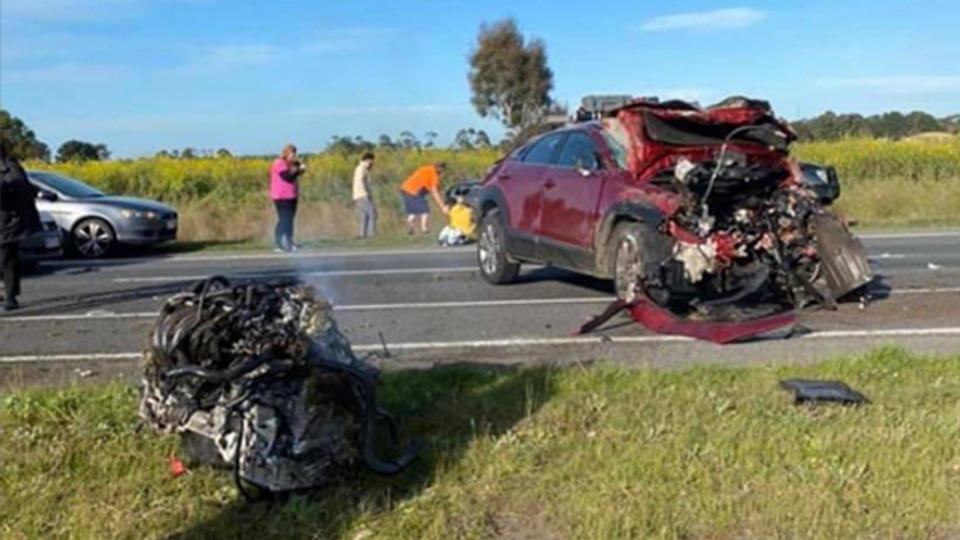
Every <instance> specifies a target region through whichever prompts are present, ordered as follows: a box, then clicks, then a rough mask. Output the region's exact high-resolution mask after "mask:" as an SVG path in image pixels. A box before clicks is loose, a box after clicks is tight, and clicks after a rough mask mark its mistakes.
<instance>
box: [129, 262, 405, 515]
mask: <svg viewBox="0 0 960 540" xmlns="http://www.w3.org/2000/svg"><path fill="white" fill-rule="evenodd" d="M377 376H378V372H377V370H376V369H375V368H374V367H373V366H371V365H370V364H368V363H367V362H365V361H363V360H361V359H359V358H357V357H356V356H355V355H354V353H353V351H352V350H351V348H350V343H349V342H348V340H347V339H346V337H345V336H344V335H343V334H342V333H341V332H340V330H339V329H338V328H337V325H336V322H335V321H334V319H333V317H332V315H331V307H330V305H329V304H328V303H327V302H326V301H325V300H324V299H323V298H321V297H318V296H317V295H316V293H315V292H314V290H313V289H312V288H311V287H309V286H306V285H303V284H302V283H299V282H296V281H286V282H274V283H252V284H246V285H232V284H230V283H229V282H228V281H227V280H225V279H223V278H219V277H213V278H210V279H209V280H207V281H205V282H203V283H201V284H198V285H197V286H196V287H195V288H194V289H193V290H192V291H189V292H185V293H182V294H179V295H176V296H174V297H172V298H170V299H169V300H168V301H167V303H166V305H165V306H164V307H163V309H162V310H161V313H160V316H159V318H158V319H157V322H156V327H155V328H154V331H153V333H152V336H151V343H150V346H149V348H148V350H147V352H146V365H145V372H144V378H143V395H142V400H141V403H140V414H141V416H142V417H143V419H144V420H145V421H146V423H147V424H148V425H150V426H151V427H153V428H155V429H158V430H162V431H165V432H174V433H179V434H181V436H182V439H183V446H182V448H183V450H184V452H185V453H186V455H187V457H188V458H189V459H190V460H192V461H194V462H200V463H204V464H209V465H214V466H224V467H232V468H233V469H234V474H235V480H236V482H237V485H238V487H239V488H240V490H241V492H242V493H244V495H247V496H250V490H249V488H250V486H253V487H255V488H258V489H259V490H265V491H266V492H285V491H294V490H304V489H310V488H316V487H320V486H324V485H327V484H329V483H331V482H332V481H334V480H336V479H338V478H340V477H343V476H344V475H349V474H352V473H353V472H354V471H355V470H356V469H357V468H358V467H357V466H358V465H360V464H363V465H365V466H366V467H367V468H368V469H370V470H372V471H374V472H376V473H381V474H393V473H396V472H399V471H400V470H402V469H403V468H404V467H406V466H407V465H408V464H409V463H410V462H411V460H412V459H413V457H414V455H415V452H416V445H415V444H410V445H408V446H407V448H406V450H405V451H404V452H403V453H402V454H401V455H400V456H399V457H398V458H396V459H392V460H383V459H380V458H378V457H377V455H376V451H375V450H376V448H375V444H376V441H377V439H376V433H375V431H376V427H377V425H378V423H381V424H385V425H386V426H387V427H388V428H389V430H390V434H391V435H392V436H393V437H394V438H395V436H396V430H395V427H394V425H393V421H392V419H391V418H390V416H389V415H388V414H387V413H386V412H384V411H383V410H381V409H380V408H378V407H377V404H376V395H375V382H376V379H377Z"/></svg>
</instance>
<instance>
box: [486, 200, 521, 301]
mask: <svg viewBox="0 0 960 540" xmlns="http://www.w3.org/2000/svg"><path fill="white" fill-rule="evenodd" d="M477 263H479V265H480V275H481V276H483V279H484V280H486V281H487V282H489V283H492V284H494V285H504V284H507V283H510V282H512V281H514V280H515V279H517V274H519V273H520V265H519V264H518V263H514V262H510V259H509V257H507V242H506V234H505V233H504V226H503V218H502V217H501V215H500V212H499V211H493V212H490V213H488V214H487V215H486V216H484V217H483V221H482V222H481V223H480V241H479V242H478V243H477Z"/></svg>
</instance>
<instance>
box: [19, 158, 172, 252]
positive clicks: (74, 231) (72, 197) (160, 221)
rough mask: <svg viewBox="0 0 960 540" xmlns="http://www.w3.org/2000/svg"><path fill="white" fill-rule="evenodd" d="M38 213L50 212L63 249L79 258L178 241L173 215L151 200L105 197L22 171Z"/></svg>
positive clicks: (88, 188)
mask: <svg viewBox="0 0 960 540" xmlns="http://www.w3.org/2000/svg"><path fill="white" fill-rule="evenodd" d="M27 177H28V178H29V179H30V182H31V183H33V185H34V186H36V187H37V189H38V190H39V193H38V195H37V209H38V210H40V211H44V212H49V213H50V214H51V215H53V218H54V219H55V220H56V221H57V224H58V225H59V226H60V229H61V231H63V235H64V238H65V239H66V245H67V247H68V248H70V249H72V250H73V251H74V252H75V253H77V254H78V255H81V256H83V257H102V256H104V255H107V254H108V253H110V251H111V250H113V249H114V248H115V247H116V246H117V245H118V244H126V245H141V246H142V245H150V244H156V243H160V242H167V241H171V240H174V239H175V238H176V237H177V211H176V210H175V209H173V208H172V207H170V206H167V205H165V204H162V203H159V202H157V201H153V200H150V199H140V198H136V197H121V196H114V195H107V194H105V193H103V192H102V191H100V190H98V189H95V188H93V187H91V186H89V185H87V184H85V183H83V182H81V181H80V180H76V179H73V178H68V177H66V176H63V175H60V174H56V173H52V172H45V171H27Z"/></svg>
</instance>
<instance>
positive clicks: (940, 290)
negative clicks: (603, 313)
mask: <svg viewBox="0 0 960 540" xmlns="http://www.w3.org/2000/svg"><path fill="white" fill-rule="evenodd" d="M889 292H890V294H891V295H898V296H902V295H911V294H951V293H960V287H937V288H917V289H893V290H891V291H889ZM611 300H613V298H612V297H609V296H588V297H577V298H526V299H517V300H475V301H468V300H462V301H453V302H400V303H395V304H386V303H385V304H341V305H334V306H333V309H334V310H335V311H338V312H345V311H391V310H403V309H470V308H483V307H515V306H552V305H578V304H605V303H607V302H610V301H611ZM156 316H157V312H156V311H134V312H127V313H116V312H112V311H91V312H87V313H68V314H64V315H22V316H14V317H0V324H2V323H25V322H61V321H63V322H66V321H97V320H123V319H153V318H155V317H156Z"/></svg>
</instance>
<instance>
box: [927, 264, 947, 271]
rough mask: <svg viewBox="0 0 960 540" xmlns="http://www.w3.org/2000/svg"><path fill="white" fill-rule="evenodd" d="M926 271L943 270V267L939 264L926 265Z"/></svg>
mask: <svg viewBox="0 0 960 540" xmlns="http://www.w3.org/2000/svg"><path fill="white" fill-rule="evenodd" d="M927 270H943V267H942V266H940V265H939V264H934V263H927Z"/></svg>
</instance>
